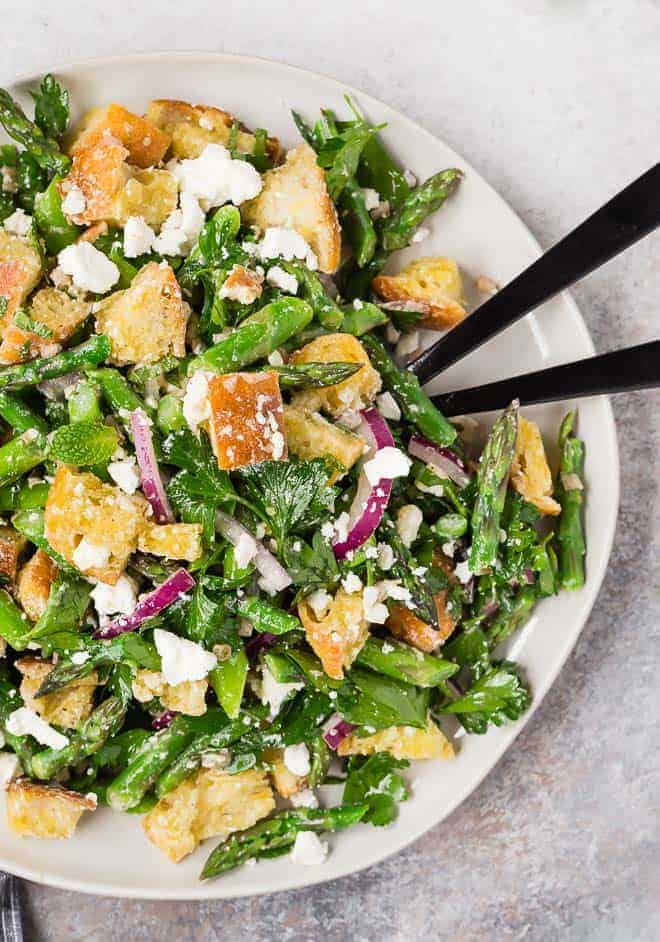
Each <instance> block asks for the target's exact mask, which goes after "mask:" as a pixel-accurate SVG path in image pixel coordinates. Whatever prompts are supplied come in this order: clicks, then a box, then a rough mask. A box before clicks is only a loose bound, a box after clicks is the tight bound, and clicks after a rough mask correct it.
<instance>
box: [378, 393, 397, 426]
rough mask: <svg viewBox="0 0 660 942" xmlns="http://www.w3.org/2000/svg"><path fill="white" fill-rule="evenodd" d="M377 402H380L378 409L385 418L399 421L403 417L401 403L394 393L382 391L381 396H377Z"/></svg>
mask: <svg viewBox="0 0 660 942" xmlns="http://www.w3.org/2000/svg"><path fill="white" fill-rule="evenodd" d="M376 402H377V403H378V411H379V412H380V414H381V415H382V416H383V418H384V419H392V421H393V422H398V421H399V420H400V419H401V409H400V408H399V403H398V402H397V401H396V399H395V398H394V396H393V395H392V393H389V392H384V393H381V394H380V396H376Z"/></svg>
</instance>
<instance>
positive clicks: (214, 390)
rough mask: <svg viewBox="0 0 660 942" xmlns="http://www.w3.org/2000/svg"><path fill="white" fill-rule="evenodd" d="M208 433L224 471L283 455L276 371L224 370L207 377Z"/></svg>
mask: <svg viewBox="0 0 660 942" xmlns="http://www.w3.org/2000/svg"><path fill="white" fill-rule="evenodd" d="M208 397H209V403H210V405H211V435H212V441H213V448H214V450H215V454H216V457H217V459H218V467H219V468H223V469H225V470H227V471H231V470H233V469H234V468H242V467H244V466H245V465H248V464H260V463H261V462H262V461H279V460H280V459H284V458H286V442H285V440H284V434H283V432H282V413H283V407H282V395H281V393H280V385H279V381H278V378H277V373H274V372H270V371H268V372H264V373H225V374H224V375H223V376H214V377H212V378H211V379H210V380H209V393H208Z"/></svg>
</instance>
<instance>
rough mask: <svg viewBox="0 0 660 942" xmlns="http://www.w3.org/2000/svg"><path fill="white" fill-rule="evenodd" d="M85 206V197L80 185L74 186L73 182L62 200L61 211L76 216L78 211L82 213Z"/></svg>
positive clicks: (78, 213)
mask: <svg viewBox="0 0 660 942" xmlns="http://www.w3.org/2000/svg"><path fill="white" fill-rule="evenodd" d="M86 208H87V200H86V199H85V194H84V193H83V191H82V190H81V189H80V187H79V186H76V184H75V183H74V184H73V186H72V187H71V188H70V189H69V190H68V191H67V194H66V196H65V197H64V199H63V200H62V212H63V213H64V215H65V216H78V215H80V213H84V212H85V209H86Z"/></svg>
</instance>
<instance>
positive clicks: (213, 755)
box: [202, 749, 231, 769]
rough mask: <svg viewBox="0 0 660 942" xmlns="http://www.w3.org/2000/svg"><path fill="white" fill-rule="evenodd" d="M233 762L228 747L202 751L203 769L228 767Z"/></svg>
mask: <svg viewBox="0 0 660 942" xmlns="http://www.w3.org/2000/svg"><path fill="white" fill-rule="evenodd" d="M230 762H231V753H230V752H229V750H228V749H218V751H217V752H204V753H202V768H203V769H226V768H227V766H228V765H229V763H230Z"/></svg>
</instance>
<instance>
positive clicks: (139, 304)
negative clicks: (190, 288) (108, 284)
mask: <svg viewBox="0 0 660 942" xmlns="http://www.w3.org/2000/svg"><path fill="white" fill-rule="evenodd" d="M186 322H187V315H186V307H185V305H184V303H183V300H182V298H181V289H180V287H179V283H178V282H177V280H176V277H175V275H174V272H173V271H172V269H171V268H170V266H169V265H166V264H163V263H161V264H158V263H157V262H149V264H148V265H145V266H144V268H142V269H140V271H139V272H138V273H137V275H136V276H135V278H134V279H133V283H132V284H131V286H130V288H127V289H126V290H125V291H115V293H114V294H111V295H110V297H108V298H105V300H103V301H101V303H100V306H99V309H98V311H97V313H96V330H97V332H98V333H99V334H107V335H108V337H109V338H110V342H111V344H112V353H111V355H110V360H111V362H112V363H116V364H117V365H118V366H126V365H127V364H129V363H155V362H156V360H161V359H162V358H163V357H165V356H168V355H169V354H172V355H174V356H177V357H182V356H184V355H185V352H186Z"/></svg>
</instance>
